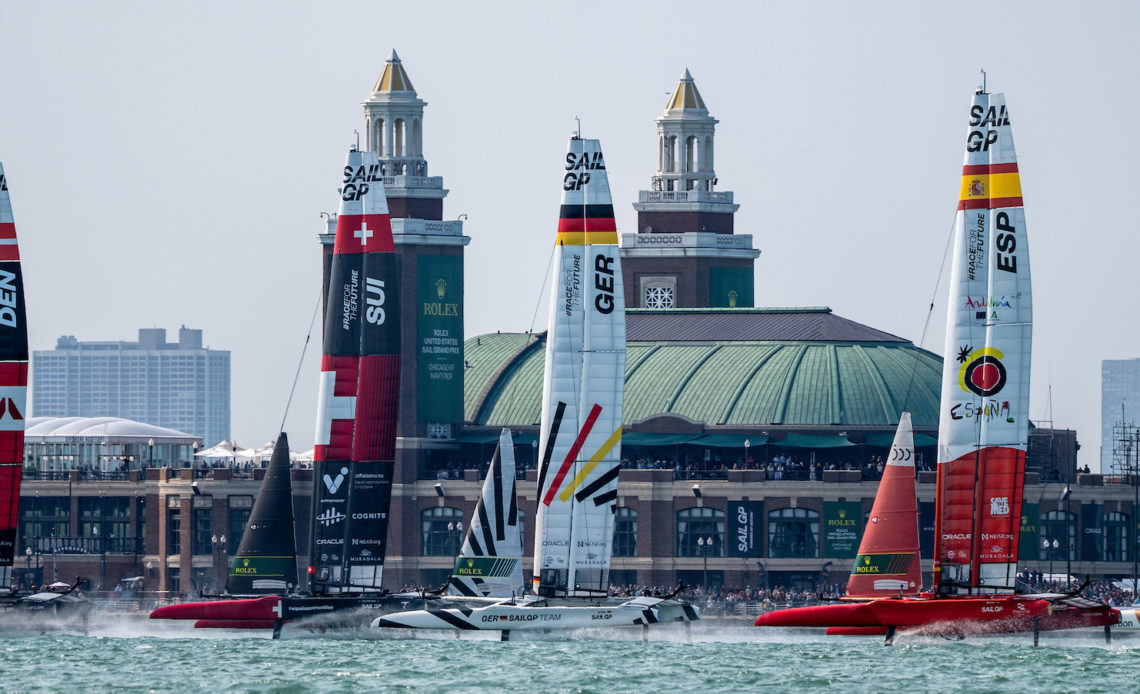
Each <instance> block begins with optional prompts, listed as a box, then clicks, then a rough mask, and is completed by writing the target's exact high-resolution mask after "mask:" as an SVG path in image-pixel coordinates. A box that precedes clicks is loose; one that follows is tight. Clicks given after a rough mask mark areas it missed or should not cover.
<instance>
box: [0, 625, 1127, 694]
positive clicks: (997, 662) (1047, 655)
mask: <svg viewBox="0 0 1140 694" xmlns="http://www.w3.org/2000/svg"><path fill="white" fill-rule="evenodd" d="M393 633H394V632H387V631H385V632H382V635H383V636H384V638H375V635H370V634H369V636H373V638H359V639H348V638H328V637H327V636H307V637H304V638H286V639H283V640H281V641H272V640H269V639H268V638H267V637H265V636H263V635H261V634H256V635H251V634H249V633H237V632H218V631H194V630H193V629H190V628H187V627H186V625H183V624H166V623H156V622H148V621H146V620H142V619H125V618H123V619H119V620H116V621H113V622H103V623H101V624H97V625H95V626H94V627H93V628H92V629H91V630H90V632H89V635H86V636H84V635H79V634H68V633H54V634H47V635H35V636H26V637H10V638H2V639H0V648H2V649H3V654H4V655H3V657H2V658H0V673H2V674H0V676H2V678H3V679H2V685H0V689H3V690H5V691H64V692H102V691H116V692H144V691H145V692H149V691H210V692H214V691H229V692H245V691H253V692H342V691H349V690H352V691H412V690H415V691H417V692H448V693H449V694H455V693H457V692H468V691H480V692H482V691H506V690H515V691H529V692H607V693H609V692H627V691H628V692H655V693H656V692H674V691H683V692H684V691H693V692H744V691H772V692H819V691H824V690H835V691H844V692H851V691H856V692H859V691H874V692H923V691H930V690H932V689H934V688H935V687H938V688H950V689H960V690H963V691H968V692H972V693H973V692H1019V693H1024V692H1064V691H1074V692H1075V691H1080V692H1089V693H1095V692H1112V693H1113V694H1119V693H1121V692H1131V691H1135V689H1136V684H1135V683H1136V679H1137V678H1136V675H1137V673H1140V634H1137V635H1121V634H1114V643H1113V644H1112V645H1111V646H1106V645H1105V644H1104V643H1103V637H1102V636H1101V635H1100V634H1099V633H1088V634H1077V633H1073V632H1070V633H1068V634H1066V635H1063V636H1062V635H1058V634H1046V635H1043V638H1042V642H1041V647H1039V648H1033V647H1032V645H1031V641H1030V637H1028V636H1022V637H1014V636H1011V637H1000V638H981V637H979V638H976V639H967V640H965V641H959V642H950V641H945V640H943V639H940V638H937V637H900V639H899V641H898V643H897V644H896V645H895V646H894V647H891V648H884V647H883V646H882V642H881V640H880V639H879V638H843V637H826V636H823V635H816V634H807V633H803V632H794V631H785V630H779V629H766V630H765V629H754V628H749V627H740V626H731V627H726V626H723V625H714V624H711V623H705V624H700V625H698V626H696V627H694V629H693V630H692V632H691V633H689V634H686V633H685V631H684V630H683V629H681V628H679V627H667V628H662V629H660V630H654V631H651V632H650V641H649V642H648V643H643V642H642V641H641V640H640V633H639V632H638V631H636V630H626V631H620V630H619V631H610V632H605V631H591V632H571V633H569V634H567V633H563V634H559V635H557V636H555V635H547V636H537V635H522V634H518V633H516V634H514V635H513V639H512V641H510V642H509V643H500V642H499V641H498V640H497V639H498V635H497V634H496V633H485V634H464V635H463V638H462V639H458V640H457V639H456V638H455V637H454V636H453V635H452V634H446V635H445V634H442V633H439V634H434V635H433V636H431V637H421V638H415V639H406V638H392V637H391V634H393ZM397 633H398V632H397ZM288 635H289V634H288V633H287V636H288ZM294 636H296V634H294Z"/></svg>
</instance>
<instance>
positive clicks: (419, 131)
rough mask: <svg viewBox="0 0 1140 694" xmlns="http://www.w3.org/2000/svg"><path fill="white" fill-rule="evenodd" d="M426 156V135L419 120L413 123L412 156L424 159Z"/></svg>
mask: <svg viewBox="0 0 1140 694" xmlns="http://www.w3.org/2000/svg"><path fill="white" fill-rule="evenodd" d="M423 154H424V133H423V127H422V126H421V125H420V122H419V120H414V121H412V156H413V157H422V156H423Z"/></svg>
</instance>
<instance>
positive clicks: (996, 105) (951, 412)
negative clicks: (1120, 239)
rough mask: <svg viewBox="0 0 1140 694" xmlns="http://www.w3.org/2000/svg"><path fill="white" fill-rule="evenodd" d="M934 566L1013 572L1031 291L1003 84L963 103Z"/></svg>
mask: <svg viewBox="0 0 1140 694" xmlns="http://www.w3.org/2000/svg"><path fill="white" fill-rule="evenodd" d="M949 301H950V306H949V309H948V312H947V329H946V351H945V353H944V357H943V359H944V366H943V372H942V407H941V418H940V420H939V423H938V491H937V495H938V501H937V504H936V505H937V509H938V512H937V517H936V519H935V523H936V525H935V540H936V545H935V546H936V551H935V557H934V562H935V563H934V577H935V583H936V585H937V586H938V588H939V592H941V593H944V594H961V593H966V594H973V593H979V592H1011V591H1012V590H1013V586H1014V582H1015V579H1016V574H1017V549H1018V539H1019V537H1020V520H1021V500H1022V496H1023V494H1024V473H1025V451H1026V441H1027V438H1028V435H1029V361H1030V351H1031V338H1032V334H1033V302H1032V299H1031V293H1030V279H1029V243H1028V237H1027V236H1026V232H1025V209H1024V207H1022V199H1021V182H1020V178H1019V175H1018V168H1017V155H1016V153H1015V152H1014V147H1013V132H1012V130H1011V128H1010V119H1009V111H1008V110H1007V109H1006V104H1005V95H1003V94H988V93H986V92H985V91H984V90H979V91H978V93H976V94H975V95H974V99H973V102H972V103H971V105H970V119H969V129H968V131H967V136H966V157H965V163H964V165H963V167H962V187H961V191H960V195H959V203H958V213H957V217H956V219H955V232H954V250H953V268H952V271H951V276H950V296H949Z"/></svg>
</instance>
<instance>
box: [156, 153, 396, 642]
mask: <svg viewBox="0 0 1140 694" xmlns="http://www.w3.org/2000/svg"><path fill="white" fill-rule="evenodd" d="M397 262H398V261H397V257H396V253H395V246H394V241H393V238H392V225H391V221H390V219H389V216H388V202H387V198H386V197H385V194H384V184H383V179H382V172H381V167H380V164H379V162H378V160H377V158H376V154H375V153H373V152H367V151H359V150H357V149H356V148H355V147H354V148H352V149H351V150H350V151H349V152H348V158H347V161H346V162H345V166H344V169H343V176H342V179H341V188H340V206H339V213H338V215H337V226H336V239H335V242H334V245H333V256H332V266H331V271H330V275H329V291H328V297H329V301H328V306H327V310H326V314H325V323H324V347H323V356H322V358H321V377H320V394H319V403H318V412H317V427H316V446H315V451H314V464H313V504H312V509H313V510H312V515H311V517H310V518H309V519H308V520H309V521H310V522H311V528H312V531H311V533H310V538H311V540H310V545H309V558H310V559H309V566H308V568H307V576H308V593H306V594H292V593H291V594H284V595H283V594H281V592H282V591H274V592H276V593H277V594H274V595H270V596H266V597H262V598H252V599H246V600H228V601H224V602H212V603H191V604H185V605H176V606H170V607H166V608H161V609H159V610H156V611H155V612H154V613H152V615H151V617H152V618H157V619H162V618H171V617H170V615H173V614H178V615H181V616H178V617H174V618H178V619H197V620H200V621H199V622H198V623H197V625H198V626H207V627H208V626H218V627H239V628H253V629H262V628H272V629H274V632H275V634H279V633H280V629H281V625H282V623H284V622H288V621H291V620H295V619H300V618H303V617H311V616H314V615H322V614H328V613H332V612H340V611H344V610H356V609H364V610H377V609H397V608H398V607H400V606H403V605H406V604H407V602H408V599H409V597H410V596H392V595H389V594H388V593H387V592H386V591H385V590H384V589H383V588H382V586H381V577H382V574H383V568H384V555H385V549H386V542H387V536H388V509H389V506H390V505H391V498H392V468H393V465H394V461H395V450H396V415H397V406H398V402H397V401H398V395H399V390H400V388H399V379H400V312H399V308H398V307H399V305H400V301H399V297H400V294H399V275H398V268H397ZM250 520H251V522H252V520H253V519H252V516H251V519H250ZM291 533H292V530H290V535H289V536H290V537H291V536H292V535H291ZM286 583H288V581H286ZM266 585H267V584H266ZM172 608H180V609H177V610H175V609H172ZM191 615H200V616H191Z"/></svg>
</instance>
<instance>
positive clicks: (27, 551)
mask: <svg viewBox="0 0 1140 694" xmlns="http://www.w3.org/2000/svg"><path fill="white" fill-rule="evenodd" d="M24 556H25V557H27V559H28V570H27V571H26V572H25V573H24V585H25V586H30V585H32V547H31V545H29V544H28V538H26V537H25V538H24Z"/></svg>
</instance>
